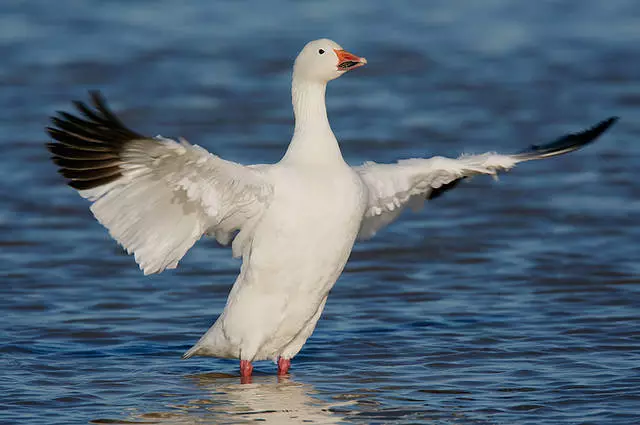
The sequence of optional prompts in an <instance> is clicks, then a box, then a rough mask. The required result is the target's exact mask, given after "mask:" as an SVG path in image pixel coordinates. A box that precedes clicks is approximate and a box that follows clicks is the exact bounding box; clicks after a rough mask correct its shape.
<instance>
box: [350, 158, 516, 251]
mask: <svg viewBox="0 0 640 425" xmlns="http://www.w3.org/2000/svg"><path fill="white" fill-rule="evenodd" d="M517 162H519V161H518V160H517V159H515V158H513V157H511V156H507V155H497V154H483V155H464V156H461V157H460V158H458V159H452V158H444V157H439V156H436V157H433V158H428V159H421V158H412V159H405V160H401V161H398V163H396V164H376V163H374V162H368V163H365V164H364V165H362V166H360V167H355V170H356V172H357V173H358V174H359V175H360V178H361V179H362V181H363V182H364V183H365V184H366V186H367V188H368V191H369V202H368V208H367V210H366V212H365V216H364V220H363V222H362V226H361V228H360V233H359V234H358V238H359V239H368V238H371V237H373V236H374V235H375V234H376V232H377V231H378V230H380V229H381V228H383V227H385V226H386V225H388V224H389V223H391V222H393V221H394V220H395V219H396V218H397V217H398V216H399V215H400V213H402V211H403V210H404V209H405V208H406V207H407V206H409V207H411V208H413V209H419V208H421V206H422V203H423V202H424V200H425V198H426V197H428V196H429V194H430V193H431V192H432V191H433V190H434V189H438V188H440V187H442V186H443V185H446V184H448V183H451V182H453V181H455V180H458V179H460V178H463V177H470V176H473V175H477V174H489V175H496V173H497V172H498V171H506V170H509V169H511V168H512V167H513V166H514V165H515V164H516V163H517Z"/></svg>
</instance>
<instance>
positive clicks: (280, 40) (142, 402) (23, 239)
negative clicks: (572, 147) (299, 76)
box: [0, 0, 640, 425]
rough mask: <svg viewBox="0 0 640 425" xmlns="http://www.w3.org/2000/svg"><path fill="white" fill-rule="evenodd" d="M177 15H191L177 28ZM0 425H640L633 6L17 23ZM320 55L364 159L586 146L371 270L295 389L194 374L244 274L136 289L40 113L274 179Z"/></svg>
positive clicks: (220, 13)
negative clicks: (301, 93)
mask: <svg viewBox="0 0 640 425" xmlns="http://www.w3.org/2000/svg"><path fill="white" fill-rule="evenodd" d="M183 3H184V4H183ZM0 11H1V12H2V13H0V57H1V58H2V65H1V66H0V111H2V113H0V199H1V200H2V202H0V247H1V248H0V276H1V277H2V284H1V285H0V315H1V317H2V318H3V320H2V328H1V332H0V351H1V353H2V354H1V356H0V371H1V372H0V423H3V424H4V423H6V424H18V423H19V424H71V423H87V422H92V423H98V424H107V423H159V424H194V423H198V424H224V423H228V424H236V423H252V422H255V421H263V422H267V423H274V424H286V423H303V422H305V421H306V422H312V423H356V424H415V423H429V424H482V425H485V424H536V425H540V424H542V425H546V424H556V423H557V424H633V423H640V324H639V323H640V321H639V320H640V244H639V241H640V226H639V224H640V184H639V183H638V180H637V170H638V164H640V143H638V138H639V137H640V120H639V119H638V109H639V107H640V84H639V80H638V78H639V76H640V56H639V55H638V45H640V3H638V2H637V1H634V0H619V1H607V2H604V1H598V0H586V1H565V2H530V3H524V2H510V1H507V0H492V1H483V2H476V1H470V0H469V1H455V2H452V1H444V0H442V1H430V2H408V1H394V2H373V1H365V0H355V1H349V2H346V1H325V2H294V1H282V0H278V1H269V2H230V1H229V2H213V1H204V0H197V1H195V0H194V1H190V2H173V1H168V0H166V1H153V2H152V1H141V2H135V3H134V2H125V1H119V2H108V3H107V2H101V1H98V0H91V1H89V0H85V1H73V0H59V1H56V2H51V1H47V2H45V1H29V2H22V1H11V0H4V1H3V2H2V5H0ZM325 36H326V37H330V38H333V39H335V40H336V41H338V42H339V43H341V44H342V45H343V46H344V47H345V48H346V49H348V50H350V51H352V52H354V53H356V54H360V55H362V56H366V57H367V59H368V60H369V65H368V66H367V67H364V68H362V69H358V70H357V71H354V72H353V73H349V74H348V75H346V76H345V77H343V78H340V79H339V80H338V81H335V82H332V83H331V85H330V87H329V91H328V104H329V115H330V119H331V122H332V126H333V128H334V131H335V132H336V134H337V136H338V138H339V139H340V140H342V148H343V152H344V154H345V156H346V157H347V158H348V160H349V161H350V162H352V163H354V164H358V163H361V162H363V161H365V160H375V161H379V162H384V161H393V160H396V159H399V158H406V157H416V156H429V155H433V154H443V155H454V156H455V155H457V154H459V153H461V152H469V153H474V152H484V151H486V150H496V151H501V152H513V151H518V150H520V149H521V148H523V147H526V146H528V145H530V144H533V143H540V142H545V141H547V140H549V139H552V138H554V137H556V136H558V135H560V134H563V133H565V132H567V131H576V130H580V129H582V128H584V127H587V126H589V125H591V124H594V123H595V122H597V121H599V120H601V119H603V118H606V117H608V116H610V115H620V116H621V121H620V122H619V123H618V124H617V125H616V126H615V127H614V128H612V130H611V131H610V132H609V133H607V134H606V135H605V136H604V137H602V139H601V140H600V141H599V142H598V143H597V144H595V145H593V146H590V147H588V148H587V149H585V150H583V151H579V152H576V153H573V154H571V155H568V156H565V157H562V158H558V159H553V160H548V161H539V162H536V163H529V164H524V165H522V166H521V167H518V168H517V169H516V170H514V171H513V172H511V173H509V174H508V175H503V176H502V177H501V179H500V181H498V182H493V181H491V179H488V178H477V179H474V180H473V181H470V182H468V183H465V184H463V185H461V186H460V187H459V188H457V189H456V190H454V191H451V192H449V193H447V194H446V195H445V196H443V197H442V198H440V199H438V200H437V201H434V202H433V203H430V204H429V205H427V208H426V209H425V211H423V212H421V213H419V214H407V215H406V216H404V218H403V220H401V221H399V222H398V223H396V224H395V225H393V226H391V227H390V228H388V229H387V230H386V231H384V232H381V233H380V234H379V235H378V236H377V237H376V238H375V239H374V240H372V241H370V242H367V243H363V244H360V245H358V246H357V247H356V249H355V251H354V253H353V255H352V257H351V260H350V263H349V265H348V266H347V269H346V271H345V273H344V275H343V276H342V277H341V279H340V280H339V281H338V284H337V285H336V287H335V289H334V290H333V292H332V294H331V296H330V298H329V302H328V304H327V308H326V310H325V314H324V316H323V318H322V320H321V321H320V323H319V325H318V328H317V330H316V332H315V333H314V335H313V336H312V338H311V339H310V340H309V342H308V343H307V345H306V346H305V347H304V349H303V350H302V352H301V353H300V354H299V355H298V356H297V357H296V358H295V359H294V363H293V368H292V373H291V376H290V378H289V379H286V380H280V382H278V380H277V379H276V377H275V376H274V374H275V366H274V365H273V364H270V363H269V362H266V363H258V364H257V365H256V377H255V379H254V381H253V383H252V384H250V385H240V383H239V378H238V373H237V364H236V363H235V362H232V361H228V360H218V359H211V358H198V359H194V360H190V361H181V360H180V355H181V354H182V353H183V352H184V351H185V350H186V349H187V348H189V347H190V346H191V345H192V344H193V343H194V341H196V340H197V338H198V337H199V336H200V335H201V334H202V333H203V332H204V331H205V330H206V329H207V328H208V326H209V325H210V324H211V323H213V321H214V319H215V317H216V316H217V315H218V314H219V313H220V311H221V309H222V307H223V305H224V301H225V296H226V293H227V291H228V290H229V288H230V285H231V283H232V282H233V280H234V277H235V274H236V273H237V271H238V267H239V263H238V262H237V261H236V260H232V259H231V258H230V257H231V255H230V252H229V251H228V250H226V249H219V248H218V247H217V246H216V244H215V243H214V242H212V241H209V240H203V241H201V242H200V243H199V244H198V245H197V246H196V247H195V248H194V249H192V250H191V251H190V252H189V253H188V254H187V256H186V257H185V259H184V260H183V261H182V263H181V267H180V268H179V269H178V270H176V271H168V272H165V273H163V274H161V275H158V276H153V277H144V276H143V275H142V274H141V273H140V272H139V270H138V269H137V267H136V265H135V263H134V261H133V259H132V258H131V257H129V256H127V255H125V254H124V253H123V252H122V250H121V249H120V248H119V247H118V246H117V245H116V244H115V243H114V242H113V241H112V240H110V238H109V237H108V235H107V233H106V231H104V229H103V228H102V227H101V226H100V225H99V224H97V223H96V222H95V220H93V218H92V217H91V215H90V213H89V211H88V208H87V202H86V201H84V200H82V199H80V197H79V196H77V195H76V194H75V193H73V191H72V190H71V189H69V188H67V187H66V186H65V185H64V184H63V180H62V178H60V177H59V176H58V175H57V174H56V172H55V168H54V166H53V165H52V164H51V163H50V162H49V161H48V154H47V152H46V150H45V149H44V143H45V142H46V141H47V138H46V137H45V134H44V132H43V127H44V126H45V125H47V119H48V116H49V115H50V114H52V113H53V112H54V111H56V110H60V109H68V108H69V106H70V103H69V102H70V100H71V99H81V98H85V97H86V90H87V89H95V88H99V89H101V90H103V92H104V93H105V94H106V96H107V98H108V99H110V101H111V104H112V106H113V108H114V109H115V110H117V111H118V112H120V113H121V114H122V117H123V119H124V120H125V121H126V122H127V123H128V124H129V125H130V126H132V127H133V128H135V129H136V130H138V131H140V132H144V133H147V134H151V135H155V134H163V135H165V136H185V137H186V138H188V139H189V140H190V141H192V142H193V143H198V144H200V145H202V146H204V147H206V148H208V149H209V150H211V151H213V152H215V153H217V154H219V155H221V156H223V157H225V158H228V159H232V160H236V161H240V162H243V163H253V162H269V161H277V160H278V159H279V157H280V155H281V154H282V153H283V152H284V149H285V147H286V144H287V142H288V140H289V138H290V136H291V128H292V127H291V125H292V113H291V110H290V98H289V82H290V74H289V72H290V68H291V64H292V60H293V58H294V57H295V55H296V54H297V52H298V51H299V49H300V48H301V47H302V46H303V45H304V43H306V42H307V41H308V40H311V39H314V38H319V37H325Z"/></svg>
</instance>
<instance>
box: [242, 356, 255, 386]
mask: <svg viewBox="0 0 640 425" xmlns="http://www.w3.org/2000/svg"><path fill="white" fill-rule="evenodd" d="M252 372H253V365H252V364H251V362H250V361H249V360H240V378H241V379H240V381H241V382H242V383H243V384H250V383H251V373H252Z"/></svg>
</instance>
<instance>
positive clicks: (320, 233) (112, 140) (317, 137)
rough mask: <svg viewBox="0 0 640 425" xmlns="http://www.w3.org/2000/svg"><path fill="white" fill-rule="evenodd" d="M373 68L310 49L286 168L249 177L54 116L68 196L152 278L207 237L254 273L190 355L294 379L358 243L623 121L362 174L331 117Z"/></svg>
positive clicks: (295, 91)
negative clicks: (352, 77)
mask: <svg viewBox="0 0 640 425" xmlns="http://www.w3.org/2000/svg"><path fill="white" fill-rule="evenodd" d="M366 63H367V61H366V60H365V59H364V58H361V57H358V56H356V55H353V54H351V53H348V52H347V51H345V50H344V49H342V47H340V46H339V45H338V44H336V43H335V42H333V41H331V40H327V39H322V40H316V41H312V42H310V43H308V44H307V45H306V46H305V47H304V48H303V49H302V51H301V52H300V54H299V55H298V57H297V59H296V60H295V63H294V66H293V81H292V90H291V91H292V100H293V111H294V115H295V129H294V133H293V138H292V140H291V142H290V144H289V147H288V149H287V151H286V153H285V155H284V157H283V158H282V159H281V160H280V161H279V162H278V163H276V164H272V165H249V166H243V165H240V164H237V163H234V162H230V161H226V160H224V159H222V158H220V157H218V156H216V155H214V154H211V153H209V152H207V151H206V150H205V149H203V148H201V147H199V146H197V145H192V144H190V143H188V142H187V141H186V140H183V139H180V140H179V141H174V140H171V139H167V138H164V137H160V136H158V137H155V138H152V137H147V136H144V135H141V134H138V133H136V132H134V131H132V130H130V129H129V128H127V127H126V126H125V125H124V124H123V123H122V121H120V119H118V117H117V116H116V115H115V114H114V113H113V112H112V111H111V110H110V109H109V108H108V107H107V105H106V102H105V101H104V100H103V98H102V97H101V96H100V95H99V93H97V92H93V93H92V95H91V99H92V103H93V107H90V106H87V105H86V104H84V103H82V102H75V106H76V108H77V110H78V112H79V114H77V115H72V114H69V113H66V112H59V113H58V116H57V117H53V118H52V122H53V125H52V126H51V127H49V128H48V129H47V130H48V133H49V135H50V136H51V137H52V138H53V139H54V140H55V142H53V143H49V144H48V149H49V150H50V151H51V153H52V154H53V161H54V162H55V164H57V166H58V167H59V171H60V173H61V174H62V175H63V176H64V177H66V178H67V179H68V184H69V185H70V186H71V187H73V188H75V189H77V190H78V191H79V193H80V195H81V196H83V197H84V198H86V199H88V200H89V201H91V202H92V205H91V211H92V212H93V214H94V215H95V217H96V218H97V219H98V221H99V222H100V223H102V224H103V225H104V226H105V227H106V228H107V229H108V230H109V233H110V234H111V236H112V237H113V238H114V239H115V240H117V241H118V242H119V243H120V244H121V245H122V246H123V247H124V248H125V249H126V250H127V252H128V253H133V254H134V256H135V260H136V262H137V263H138V264H139V266H140V268H141V269H142V271H143V272H144V273H145V274H150V273H159V272H161V271H163V270H164V269H168V268H169V269H170V268H175V267H176V266H177V265H178V261H180V259H181V258H182V257H183V256H184V255H185V253H186V252H187V250H188V249H189V248H191V246H192V245H193V244H194V243H195V242H196V241H197V240H198V239H200V238H201V237H202V236H203V235H208V236H212V237H214V238H216V239H217V240H218V241H219V242H220V243H222V244H228V243H231V246H232V252H233V255H234V256H237V257H241V258H242V261H243V262H242V267H241V269H240V274H239V276H238V277H237V279H236V281H235V283H234V285H233V287H232V289H231V291H230V293H229V297H228V300H227V303H226V306H225V308H224V311H223V312H222V314H220V316H219V317H218V319H217V321H216V322H215V323H214V324H213V326H211V328H210V329H209V330H208V331H207V332H206V333H205V334H204V335H203V336H202V337H201V338H200V340H199V341H198V342H197V343H196V344H195V345H194V346H193V347H192V348H191V349H189V350H188V351H187V352H186V353H185V354H184V356H183V357H184V358H189V357H192V356H215V357H224V358H234V359H239V360H240V372H241V376H242V377H244V378H247V377H250V376H251V373H252V369H253V366H252V362H253V361H254V360H263V359H273V360H274V361H277V364H278V374H286V373H287V371H288V369H289V366H290V361H291V359H292V358H293V357H294V356H295V355H296V354H297V353H298V351H300V349H301V348H302V346H303V344H304V343H305V341H306V340H307V338H309V336H310V335H311V333H312V332H313V330H314V328H315V326H316V323H317V321H318V319H319V318H320V315H321V314H322V310H323V308H324V306H325V302H326V300H327V296H328V294H329V291H330V290H331V288H332V286H333V285H334V283H335V282H336V279H337V278H338V276H340V274H341V272H342V269H343V267H344V265H345V263H346V261H347V258H348V257H349V254H350V252H351V249H352V247H353V244H354V242H355V241H356V239H357V238H358V237H359V238H360V239H366V238H369V237H371V236H373V235H374V234H375V232H376V231H378V230H379V229H381V228H382V227H384V226H386V225H388V224H389V223H391V222H392V221H394V220H395V219H396V218H397V217H398V216H399V214H400V213H401V212H402V211H403V210H404V209H405V208H406V207H407V206H408V205H411V206H414V205H415V204H416V203H421V202H422V201H424V200H425V199H433V198H436V197H437V196H439V195H440V194H442V193H443V192H444V191H446V190H449V189H452V188H454V187H455V186H456V185H457V184H458V183H459V182H460V181H461V180H462V179H464V178H466V177H470V176H474V175H477V174H488V175H495V174H496V173H498V172H499V171H507V170H509V169H511V168H512V167H513V166H514V165H516V164H517V163H519V162H523V161H529V160H533V159H541V158H548V157H552V156H555V155H559V154H563V153H566V152H570V151H573V150H576V149H578V148H580V147H582V146H584V145H586V144H588V143H590V142H592V141H593V140H595V139H596V138H597V137H598V136H600V135H601V134H602V133H603V132H604V131H605V130H607V129H608V128H609V127H610V126H611V125H612V124H613V123H614V122H615V120H616V118H615V117H612V118H609V119H607V120H605V121H602V122H601V123H599V124H597V125H596V126H594V127H592V128H590V129H588V130H586V131H583V132H580V133H575V134H569V135H567V136H564V137H562V138H560V139H558V140H556V141H554V142H552V143H549V144H546V145H542V146H531V147H530V148H529V149H527V150H525V151H523V152H520V153H516V154H511V155H500V154H494V153H486V154H482V155H463V156H460V157H459V158H456V159H451V158H443V157H433V158H428V159H407V160H402V161H399V162H398V163H395V164H375V163H365V164H364V165H363V166H359V167H351V166H349V165H348V164H347V163H346V162H345V161H344V159H343V157H342V154H341V152H340V147H339V145H338V141H337V140H336V137H335V136H334V134H333V131H332V130H331V127H330V125H329V120H328V119H327V112H326V108H325V90H326V87H327V83H328V82H329V81H330V80H333V79H335V78H338V77H340V76H341V75H343V74H345V73H346V72H347V71H349V70H352V69H355V68H358V67H360V66H362V65H364V64H366Z"/></svg>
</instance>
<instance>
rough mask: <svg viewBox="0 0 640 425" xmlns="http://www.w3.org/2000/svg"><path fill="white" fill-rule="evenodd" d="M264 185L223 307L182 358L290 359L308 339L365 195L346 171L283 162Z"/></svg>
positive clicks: (350, 240)
mask: <svg viewBox="0 0 640 425" xmlns="http://www.w3.org/2000/svg"><path fill="white" fill-rule="evenodd" d="M265 179H266V180H267V181H269V182H270V184H271V185H272V186H273V187H274V189H275V190H274V196H273V199H272V200H271V202H270V204H269V206H268V208H267V209H266V210H265V212H264V215H263V217H262V218H261V219H260V221H259V222H258V224H257V225H256V228H255V230H254V233H253V237H252V241H251V248H250V249H249V250H247V252H246V254H244V256H243V265H242V270H241V272H240V275H239V276H238V278H237V280H236V282H235V284H234V286H233V288H232V290H231V293H230V294H229V298H228V301H227V305H226V306H225V309H224V311H223V312H222V314H221V315H220V317H219V318H218V320H217V321H216V323H215V324H214V325H213V326H212V327H211V329H209V331H208V332H207V333H206V334H205V335H204V336H203V337H202V338H201V339H200V341H199V342H198V343H197V344H196V345H195V346H194V347H193V348H192V349H191V350H189V352H188V353H187V354H186V357H190V356H191V355H194V354H196V355H211V356H216V357H230V358H240V359H243V360H250V361H251V360H264V359H276V358H278V357H283V358H287V359H290V358H292V357H293V356H295V355H296V354H297V353H298V351H299V350H300V348H302V345H303V344H304V342H305V341H306V340H307V338H308V337H309V336H310V335H311V333H312V332H313V330H314V328H315V326H316V322H317V321H318V319H319V318H320V314H321V313H322V310H323V308H324V304H325V301H326V299H327V296H328V294H329V291H330V290H331V288H332V287H333V285H334V283H335V282H336V280H337V279H338V276H340V273H341V272H342V269H343V268H344V265H345V264H346V262H347V259H348V257H349V254H350V253H351V249H352V247H353V244H354V242H355V239H356V236H357V234H358V230H359V228H360V222H361V219H362V216H363V213H364V209H365V206H366V203H365V188H364V187H363V184H362V182H361V181H360V179H359V178H358V176H357V174H356V173H355V172H354V171H353V169H351V167H349V166H348V165H347V164H345V163H344V162H342V163H336V164H333V165H332V168H330V169H327V168H325V167H310V166H301V165H298V164H295V163H293V164H292V163H287V162H286V161H285V162H284V163H279V164H276V165H274V166H272V167H270V168H269V169H268V170H267V171H266V173H265ZM336 205H339V206H340V208H335V206H336Z"/></svg>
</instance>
